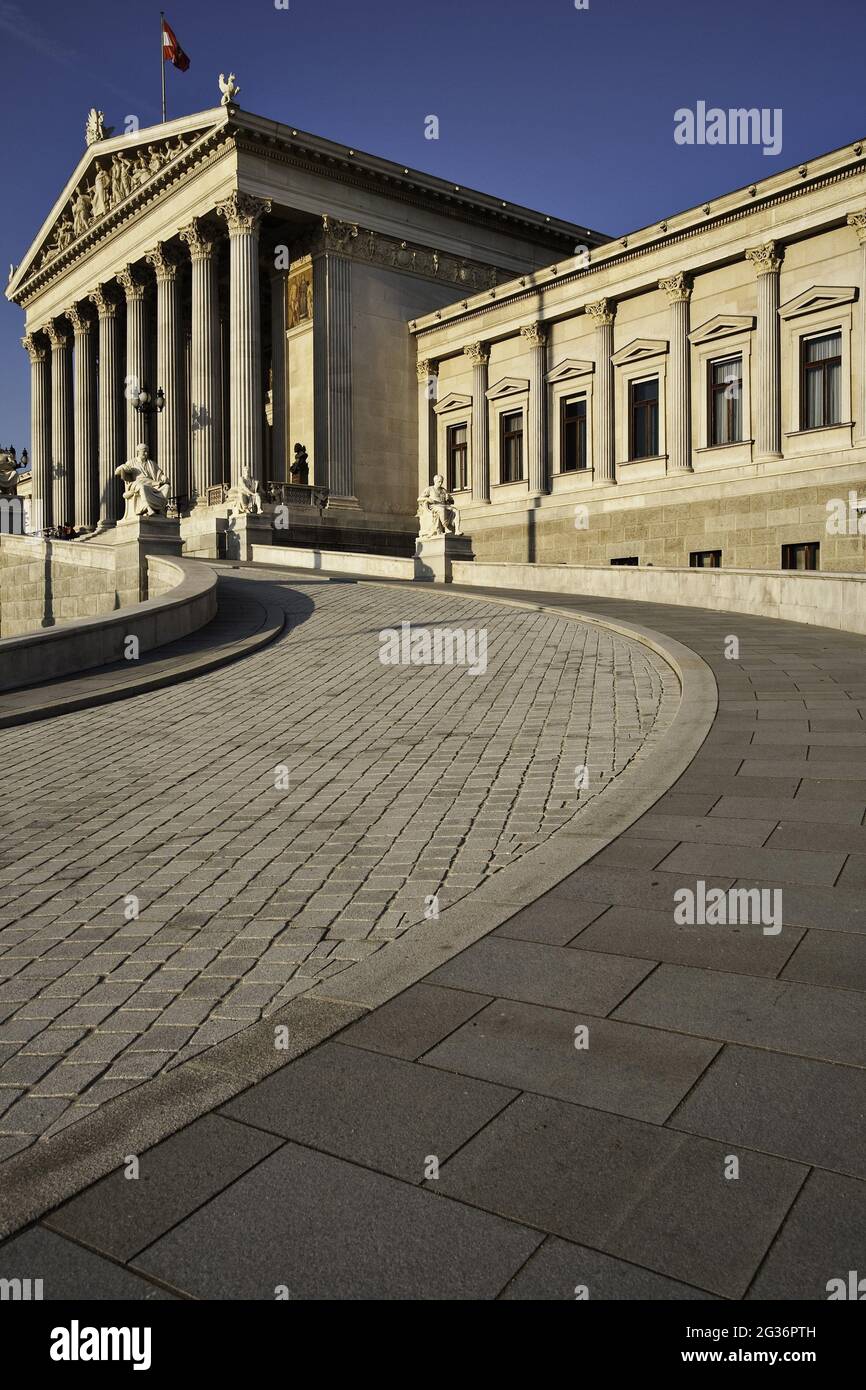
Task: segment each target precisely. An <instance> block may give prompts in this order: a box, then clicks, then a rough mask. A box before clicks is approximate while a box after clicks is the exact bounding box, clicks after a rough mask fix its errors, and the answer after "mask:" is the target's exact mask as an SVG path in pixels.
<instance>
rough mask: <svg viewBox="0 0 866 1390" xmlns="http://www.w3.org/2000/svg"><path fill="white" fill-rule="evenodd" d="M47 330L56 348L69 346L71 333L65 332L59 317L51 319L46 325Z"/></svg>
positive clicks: (50, 340)
mask: <svg viewBox="0 0 866 1390" xmlns="http://www.w3.org/2000/svg"><path fill="white" fill-rule="evenodd" d="M45 332H46V333H47V334H48V341H49V343H50V344H51V348H52V351H53V350H54V348H65V347H68V346H69V334H68V333H64V332H63V329H62V328H61V327H60V325H59V321H58V320H57V319H49V320H48V322H47V323H46V325H45Z"/></svg>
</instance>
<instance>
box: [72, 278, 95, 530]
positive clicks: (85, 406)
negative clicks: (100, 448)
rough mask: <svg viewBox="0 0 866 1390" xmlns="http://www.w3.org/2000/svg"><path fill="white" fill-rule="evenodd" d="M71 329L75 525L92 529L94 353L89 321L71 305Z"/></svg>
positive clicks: (93, 523)
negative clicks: (73, 338) (72, 348)
mask: <svg viewBox="0 0 866 1390" xmlns="http://www.w3.org/2000/svg"><path fill="white" fill-rule="evenodd" d="M68 317H69V321H70V323H71V324H72V327H73V330H74V332H75V355H74V360H73V396H74V412H73V415H74V439H75V517H74V519H75V525H76V527H84V528H85V529H86V530H89V531H92V530H94V529H95V527H96V523H97V521H98V519H99V507H98V502H97V494H98V491H99V479H98V472H97V469H98V464H97V457H96V353H95V350H94V343H93V337H94V335H93V321H92V319H90V318H89V317H88V316H87V313H86V312H85V311H84V310H83V309H82V308H81V307H80V306H79V305H77V304H76V305H75V306H74V307H73V308H72V309H70V310H69V315H68Z"/></svg>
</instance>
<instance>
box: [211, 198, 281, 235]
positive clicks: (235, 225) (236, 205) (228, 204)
mask: <svg viewBox="0 0 866 1390" xmlns="http://www.w3.org/2000/svg"><path fill="white" fill-rule="evenodd" d="M272 206H273V204H272V203H271V200H270V198H254V197H253V195H252V194H251V193H240V192H234V193H230V194H229V196H228V198H224V199H223V200H222V202H221V203H217V205H216V208H215V211H216V212H217V213H218V215H219V216H220V217H224V218H225V220H226V223H227V225H228V229H229V236H241V235H244V234H246V235H250V234H251V233H253V232H257V231H258V229H259V225H260V223H261V220H262V218H263V217H265V216H266V215H267V214H268V213H269V212H270V210H271V208H272Z"/></svg>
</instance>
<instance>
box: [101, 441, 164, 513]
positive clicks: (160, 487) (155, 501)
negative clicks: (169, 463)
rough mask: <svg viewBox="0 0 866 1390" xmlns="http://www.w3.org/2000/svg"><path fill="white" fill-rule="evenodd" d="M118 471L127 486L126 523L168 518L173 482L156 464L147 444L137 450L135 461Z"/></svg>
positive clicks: (128, 461) (123, 465) (131, 460)
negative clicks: (140, 519) (171, 482)
mask: <svg viewBox="0 0 866 1390" xmlns="http://www.w3.org/2000/svg"><path fill="white" fill-rule="evenodd" d="M114 471H115V474H116V475H117V477H118V478H120V479H121V480H122V482H123V483H124V484H125V486H124V489H123V497H124V501H125V502H126V512H125V514H124V518H123V519H124V521H134V520H135V519H136V518H137V517H146V516H165V514H166V512H167V510H168V497H169V491H170V485H169V481H168V478H167V477H166V475H165V473H163V471H162V469H161V468H160V466H159V464H158V463H154V461H153V459H152V458H150V457H149V456H148V452H147V445H146V444H139V445H138V446H137V447H136V450H135V458H134V459H128V460H127V462H126V463H122V464H121V465H120V467H119V468H116V469H115V470H114Z"/></svg>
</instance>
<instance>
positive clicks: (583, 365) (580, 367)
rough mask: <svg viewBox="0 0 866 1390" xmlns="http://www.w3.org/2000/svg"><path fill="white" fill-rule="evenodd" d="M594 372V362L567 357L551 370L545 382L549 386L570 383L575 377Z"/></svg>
mask: <svg viewBox="0 0 866 1390" xmlns="http://www.w3.org/2000/svg"><path fill="white" fill-rule="evenodd" d="M594 371H595V363H594V362H586V361H584V360H583V359H582V358H580V357H565V358H563V360H562V361H561V362H558V363H557V364H556V366H555V367H552V368H551V370H550V371H549V372H548V373H547V375H546V376H545V378H544V380H545V381H546V382H547V383H548V384H555V383H556V382H557V381H569V380H570V379H571V377H573V376H585V375H586V373H587V372H594Z"/></svg>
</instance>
